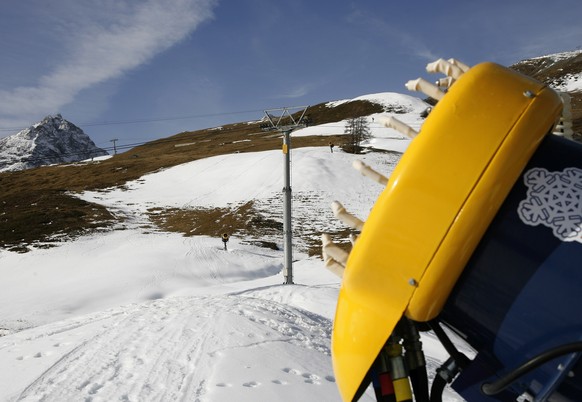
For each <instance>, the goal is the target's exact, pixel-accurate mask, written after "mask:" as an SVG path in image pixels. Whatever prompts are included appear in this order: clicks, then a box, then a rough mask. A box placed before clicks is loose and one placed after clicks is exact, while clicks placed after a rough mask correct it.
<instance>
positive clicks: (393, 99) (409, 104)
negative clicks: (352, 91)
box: [325, 92, 427, 113]
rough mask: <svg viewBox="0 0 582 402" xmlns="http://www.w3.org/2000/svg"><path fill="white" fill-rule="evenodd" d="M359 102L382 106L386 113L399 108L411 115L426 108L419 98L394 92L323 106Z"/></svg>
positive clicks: (363, 96)
mask: <svg viewBox="0 0 582 402" xmlns="http://www.w3.org/2000/svg"><path fill="white" fill-rule="evenodd" d="M360 100H362V101H368V102H372V103H377V104H379V105H382V106H383V107H384V109H385V110H386V111H387V112H389V111H391V110H393V109H394V108H395V107H397V108H400V109H401V110H402V112H403V113H411V112H415V111H417V112H419V113H420V112H421V111H423V110H424V109H426V107H427V104H426V103H425V102H424V101H422V100H421V99H419V98H416V97H414V96H410V95H404V94H399V93H396V92H380V93H376V94H368V95H362V96H358V97H357V98H353V99H342V100H337V101H332V102H327V103H326V104H325V105H326V106H327V107H329V108H332V107H337V106H339V105H342V104H344V103H348V102H354V101H360Z"/></svg>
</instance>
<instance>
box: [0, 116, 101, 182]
mask: <svg viewBox="0 0 582 402" xmlns="http://www.w3.org/2000/svg"><path fill="white" fill-rule="evenodd" d="M105 155H108V153H107V151H105V150H103V149H101V148H98V147H97V146H96V145H95V143H94V142H93V141H92V140H91V138H89V136H88V135H87V134H85V133H84V132H83V130H81V129H80V128H79V127H77V126H75V125H74V124H73V123H71V122H69V121H67V120H65V119H63V117H62V116H61V115H60V114H57V115H54V116H47V117H45V118H44V119H43V120H42V121H41V122H40V123H37V124H34V125H32V126H30V127H29V128H27V129H24V130H22V131H20V132H19V133H17V134H14V135H11V136H8V137H5V138H1V139H0V172H6V171H15V170H24V169H30V168H33V167H38V166H42V165H50V164H56V163H69V162H76V161H80V160H84V159H90V158H94V157H97V156H105Z"/></svg>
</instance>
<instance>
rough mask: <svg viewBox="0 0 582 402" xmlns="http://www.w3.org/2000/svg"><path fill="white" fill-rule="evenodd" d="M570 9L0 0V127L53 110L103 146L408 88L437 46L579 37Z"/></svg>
mask: <svg viewBox="0 0 582 402" xmlns="http://www.w3.org/2000/svg"><path fill="white" fill-rule="evenodd" d="M581 15H582V2H580V1H579V0H553V1H551V2H548V1H546V0H512V1H509V0H505V1H500V0H487V1H485V0H483V1H466V0H465V1H461V0H451V1H437V0H433V1H414V0H400V1H392V0H383V1H381V0H357V1H356V0H354V1H351V0H333V1H332V0H287V1H276V0H230V1H227V0H134V1H129V0H51V1H46V0H2V2H0V55H1V58H0V60H1V61H0V137H3V136H6V135H9V134H13V133H15V132H17V131H19V129H21V128H25V127H28V126H29V125H31V124H33V123H35V122H37V121H39V120H40V119H42V117H44V116H45V115H48V114H55V113H61V114H62V115H63V117H65V118H66V119H67V120H69V121H71V122H73V123H75V124H77V125H79V126H80V127H81V128H83V130H84V131H85V132H86V133H87V134H89V136H91V138H93V140H94V141H95V142H96V143H97V145H98V146H101V147H110V146H111V145H112V144H111V142H110V140H111V139H114V138H116V139H118V140H119V141H118V143H117V145H123V144H129V143H137V142H141V141H147V140H151V139H155V138H162V137H167V136H169V135H172V134H175V133H178V132H182V131H187V130H195V129H200V128H205V127H214V126H218V125H221V124H226V123H230V122H238V121H245V120H252V119H258V118H260V117H262V115H263V112H262V111H263V110H264V109H268V108H276V107H284V106H300V105H310V104H311V105H313V104H317V103H320V102H324V101H329V100H337V99H347V98H353V97H356V96H360V95H364V94H369V93H376V92H389V91H393V92H401V93H408V92H407V91H406V89H405V88H404V83H405V82H406V81H408V80H409V79H414V78H418V77H420V76H424V77H427V74H426V73H425V71H424V68H425V66H426V64H427V63H428V62H431V61H434V60H436V59H437V58H439V57H443V58H451V57H454V58H457V59H459V60H461V61H464V62H465V63H468V64H470V65H473V64H476V63H479V62H482V61H494V62H498V63H500V64H504V65H509V64H512V63H514V62H516V61H518V60H521V59H523V58H528V57H535V56H540V55H544V54H548V53H555V52H561V51H568V50H575V49H579V48H580V46H581V45H582V24H580V22H579V20H580V16H581ZM431 79H432V78H431Z"/></svg>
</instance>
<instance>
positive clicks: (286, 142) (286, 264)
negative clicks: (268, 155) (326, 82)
mask: <svg viewBox="0 0 582 402" xmlns="http://www.w3.org/2000/svg"><path fill="white" fill-rule="evenodd" d="M307 108H308V106H300V107H293V108H280V109H270V110H265V116H266V119H267V120H268V122H269V123H270V126H269V127H267V129H268V130H278V131H279V132H281V133H282V134H283V156H284V158H283V179H284V187H283V248H284V261H283V277H284V282H283V283H284V284H286V285H292V284H293V227H292V225H291V132H292V131H293V130H295V129H297V128H299V127H304V126H305V124H304V120H303V118H304V117H305V112H306V111H307ZM289 110H296V112H295V114H296V115H297V114H299V113H301V115H300V117H299V118H296V117H293V115H292V114H291V113H290V112H289ZM276 112H278V113H280V115H279V117H275V116H274V115H273V113H276Z"/></svg>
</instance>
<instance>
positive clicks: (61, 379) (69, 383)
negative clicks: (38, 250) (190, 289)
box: [1, 295, 336, 401]
mask: <svg viewBox="0 0 582 402" xmlns="http://www.w3.org/2000/svg"><path fill="white" fill-rule="evenodd" d="M96 325H97V327H98V330H96V329H95V326H96ZM84 327H87V328H86V329H87V330H88V332H91V333H93V335H92V336H89V337H85V339H84V340H81V341H80V343H79V344H78V345H76V346H74V345H72V343H71V341H70V340H69V341H67V339H68V338H70V336H71V334H72V332H73V333H75V336H76V337H77V338H79V337H80V339H83V336H82V333H83V330H84V329H85V328H84ZM330 336H331V321H329V320H327V319H325V318H323V317H321V316H318V315H316V314H313V313H309V312H306V311H304V310H301V309H296V308H293V307H290V306H288V305H283V304H279V303H277V302H273V301H268V300H264V299H256V298H250V297H245V296H242V295H237V296H235V295H224V296H220V295H217V296H204V297H189V298H183V297H181V298H169V299H164V300H156V301H152V302H149V303H142V304H136V305H132V306H130V307H125V308H120V309H112V310H110V311H109V312H106V313H98V314H93V315H90V316H88V317H86V318H84V319H83V320H79V319H77V320H71V321H66V322H60V323H57V324H50V325H47V326H44V327H39V328H35V329H32V330H28V331H24V332H22V333H19V334H15V335H13V336H9V337H7V338H4V344H3V345H2V346H1V348H2V349H7V350H5V352H11V350H14V351H16V350H18V349H19V346H20V345H19V344H20V343H22V342H28V344H30V343H34V342H35V341H37V342H38V341H42V343H43V344H47V345H48V344H51V345H52V347H53V348H57V347H67V346H68V347H70V348H71V350H70V351H69V352H68V353H66V354H64V355H62V357H61V358H60V359H59V360H57V361H56V362H55V363H54V364H52V365H51V366H50V368H48V370H46V371H45V372H44V373H42V374H40V376H39V377H38V378H37V379H36V381H34V382H33V383H32V384H30V385H29V386H28V387H27V388H26V389H25V390H24V391H23V392H22V393H21V394H20V395H17V396H16V397H15V399H13V400H18V401H65V400H84V401H110V400H122V401H123V400H125V401H140V400H148V401H167V400H176V401H178V400H183V401H206V400H235V399H236V398H235V399H229V398H227V397H226V396H227V395H228V394H232V395H233V396H235V395H236V394H237V393H239V392H245V391H246V392H250V389H254V388H259V387H262V388H264V390H262V392H260V393H259V394H257V395H261V396H262V397H263V396H264V397H265V398H269V395H270V398H271V400H275V399H277V400H293V399H292V398H291V399H285V398H283V399H281V396H280V395H279V394H278V389H277V388H278V387H280V386H283V385H286V384H289V383H290V382H291V381H301V382H303V383H305V384H311V385H326V386H325V387H324V388H325V389H324V390H322V391H321V392H325V393H328V396H329V392H332V394H334V393H336V391H335V380H334V378H333V373H332V370H331V367H330V365H329V355H330V349H329V339H330ZM14 338H21V339H20V341H18V340H15V339H14ZM47 341H48V343H47ZM8 342H10V345H9V346H7V343H8ZM247 348H256V352H257V353H260V354H267V355H269V354H271V355H272V356H271V358H270V360H271V361H272V362H273V367H272V369H271V370H269V372H270V373H272V374H273V375H272V377H269V378H259V377H260V375H263V376H264V373H265V368H264V367H262V368H261V371H260V372H258V373H257V376H255V377H253V376H249V377H248V380H247V381H245V382H243V383H240V384H233V383H232V382H229V381H228V379H229V377H230V378H231V379H232V378H236V377H237V376H234V377H232V376H226V377H224V376H221V373H222V374H224V373H225V370H224V369H221V367H222V366H227V367H230V368H231V369H232V368H233V365H236V364H237V362H238V364H239V365H240V366H241V367H240V369H241V370H248V371H249V373H251V372H252V370H251V369H252V367H251V366H249V364H252V362H249V361H248V359H245V358H244V357H243V358H240V359H239V358H237V352H240V351H241V349H242V350H245V349H247ZM244 353H248V349H247V352H244ZM297 354H308V355H309V356H310V360H313V363H312V366H314V367H318V368H319V370H320V371H319V372H317V373H312V372H310V371H308V370H306V368H304V367H296V366H294V365H293V363H291V362H290V361H291V360H290V358H289V357H290V356H294V355H295V356H296V355H297ZM43 356H50V349H49V350H46V351H45V350H40V351H39V352H38V353H36V354H34V355H32V356H22V355H18V356H16V357H15V360H16V361H19V362H22V361H24V360H28V359H31V358H32V360H35V359H41V358H42V357H43ZM301 360H305V359H300V360H299V361H301ZM261 361H262V362H263V363H264V361H265V360H264V359H262V360H261ZM217 369H218V370H217ZM322 370H323V371H322ZM212 377H216V381H209V380H208V379H209V378H212ZM239 377H240V376H239ZM254 393H257V390H254ZM221 394H222V396H221ZM289 396H292V395H289ZM296 396H297V397H299V395H296ZM262 397H261V398H258V399H257V400H265V399H262ZM273 398H274V399H273Z"/></svg>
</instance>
